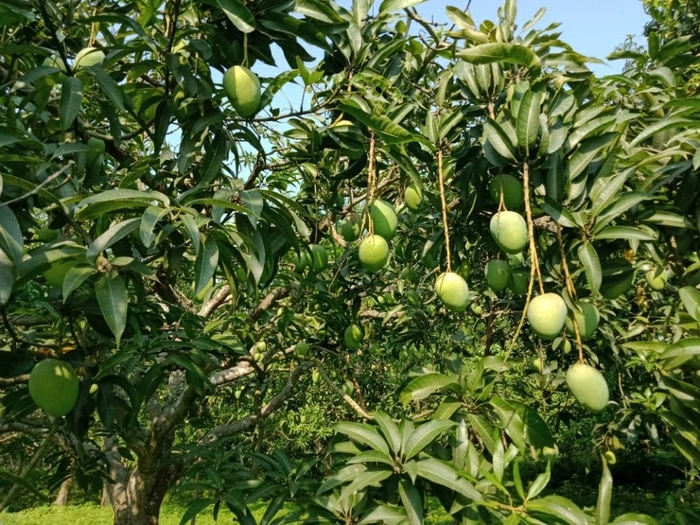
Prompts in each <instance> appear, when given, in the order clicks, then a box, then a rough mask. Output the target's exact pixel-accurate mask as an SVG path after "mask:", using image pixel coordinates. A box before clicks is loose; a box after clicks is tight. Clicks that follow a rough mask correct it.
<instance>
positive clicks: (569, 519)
mask: <svg viewBox="0 0 700 525" xmlns="http://www.w3.org/2000/svg"><path fill="white" fill-rule="evenodd" d="M527 508H528V510H529V511H531V512H541V513H542V514H546V515H549V516H555V517H557V518H559V519H560V520H562V521H564V522H565V523H568V524H569V525H587V524H588V517H587V516H586V514H585V513H584V512H583V511H582V510H581V509H580V508H578V506H577V505H576V504H575V503H574V502H573V501H571V500H569V499H566V498H563V497H561V496H545V497H544V498H540V499H535V500H532V501H530V502H528V504H527Z"/></svg>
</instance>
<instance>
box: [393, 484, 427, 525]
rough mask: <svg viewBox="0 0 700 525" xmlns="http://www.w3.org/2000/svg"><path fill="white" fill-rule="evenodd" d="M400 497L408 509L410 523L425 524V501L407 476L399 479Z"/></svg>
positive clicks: (410, 524) (414, 524)
mask: <svg viewBox="0 0 700 525" xmlns="http://www.w3.org/2000/svg"><path fill="white" fill-rule="evenodd" d="M399 497H400V498H401V503H402V504H403V508H404V509H406V515H407V517H408V523H409V525H423V523H424V518H423V501H422V499H421V497H420V494H418V490H417V489H416V487H415V486H414V485H413V484H412V483H411V482H410V481H409V480H407V479H405V478H403V479H401V481H399Z"/></svg>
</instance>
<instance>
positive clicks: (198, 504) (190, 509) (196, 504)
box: [180, 498, 217, 525]
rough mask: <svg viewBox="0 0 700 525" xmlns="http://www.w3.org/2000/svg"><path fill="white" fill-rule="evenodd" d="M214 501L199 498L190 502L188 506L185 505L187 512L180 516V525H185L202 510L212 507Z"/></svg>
mask: <svg viewBox="0 0 700 525" xmlns="http://www.w3.org/2000/svg"><path fill="white" fill-rule="evenodd" d="M216 501H217V500H215V499H211V498H199V499H196V500H194V501H192V502H191V503H190V504H189V505H187V510H185V513H184V514H183V515H182V518H181V519H180V525H185V524H186V523H189V522H190V521H192V520H194V517H195V516H197V515H198V514H200V513H201V512H202V511H203V510H204V509H206V508H209V507H210V506H212V505H213V504H214V503H216Z"/></svg>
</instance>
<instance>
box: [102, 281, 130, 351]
mask: <svg viewBox="0 0 700 525" xmlns="http://www.w3.org/2000/svg"><path fill="white" fill-rule="evenodd" d="M95 295H96V296H97V303H98V304H99V306H100V311H101V312H102V315H103V316H104V318H105V321H106V322H107V325H108V326H109V329H110V330H111V331H112V333H113V334H114V338H115V339H116V341H117V346H119V343H120V341H121V337H122V334H123V333H124V328H126V316H127V313H128V308H129V298H128V296H127V293H126V286H125V285H124V280H123V279H122V278H121V276H120V275H119V274H118V273H117V272H115V271H114V270H111V271H110V272H109V273H106V274H104V275H103V276H102V277H100V278H99V279H98V280H97V282H95Z"/></svg>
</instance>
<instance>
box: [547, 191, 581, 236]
mask: <svg viewBox="0 0 700 525" xmlns="http://www.w3.org/2000/svg"><path fill="white" fill-rule="evenodd" d="M542 210H544V212H545V213H546V214H547V215H549V216H550V217H551V218H552V219H554V220H555V221H556V222H558V223H559V224H561V225H562V226H564V227H565V228H578V227H579V226H578V224H577V223H576V219H575V218H574V216H573V215H572V214H571V212H570V211H569V210H567V209H566V208H564V207H563V206H562V205H561V203H559V202H557V201H555V200H554V199H550V198H549V197H545V198H544V202H543V203H542Z"/></svg>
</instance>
